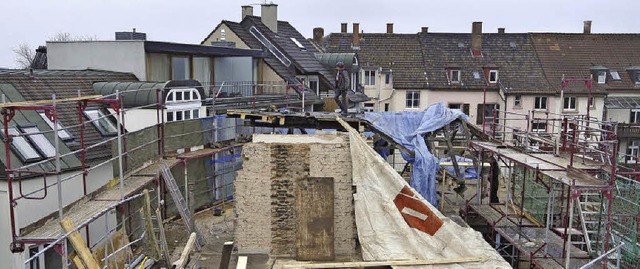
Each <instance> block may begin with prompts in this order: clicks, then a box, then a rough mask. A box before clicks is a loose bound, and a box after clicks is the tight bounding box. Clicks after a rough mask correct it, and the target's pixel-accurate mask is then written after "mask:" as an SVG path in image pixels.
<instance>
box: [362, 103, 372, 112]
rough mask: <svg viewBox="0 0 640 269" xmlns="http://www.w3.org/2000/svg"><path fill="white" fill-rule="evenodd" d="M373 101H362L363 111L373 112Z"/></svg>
mask: <svg viewBox="0 0 640 269" xmlns="http://www.w3.org/2000/svg"><path fill="white" fill-rule="evenodd" d="M373 106H374V104H373V103H364V111H365V112H373Z"/></svg>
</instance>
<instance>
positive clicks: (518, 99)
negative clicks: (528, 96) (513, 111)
mask: <svg viewBox="0 0 640 269" xmlns="http://www.w3.org/2000/svg"><path fill="white" fill-rule="evenodd" d="M513 107H515V108H522V95H515V96H514V97H513Z"/></svg>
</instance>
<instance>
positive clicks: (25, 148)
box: [7, 127, 42, 162]
mask: <svg viewBox="0 0 640 269" xmlns="http://www.w3.org/2000/svg"><path fill="white" fill-rule="evenodd" d="M7 131H8V132H9V136H13V137H11V147H12V148H13V150H14V152H16V153H17V154H16V155H18V158H20V160H21V161H22V162H34V161H37V160H40V159H42V157H41V156H40V154H38V151H36V149H35V148H33V146H31V144H30V143H29V141H27V139H26V138H25V137H24V136H20V134H21V133H20V131H18V129H16V128H15V127H9V128H8V129H7Z"/></svg>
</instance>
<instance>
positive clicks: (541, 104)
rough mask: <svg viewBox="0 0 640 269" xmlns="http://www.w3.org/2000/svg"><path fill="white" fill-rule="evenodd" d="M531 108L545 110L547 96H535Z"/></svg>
mask: <svg viewBox="0 0 640 269" xmlns="http://www.w3.org/2000/svg"><path fill="white" fill-rule="evenodd" d="M534 102H535V103H534V104H533V109H539V110H547V97H544V96H543V97H536V98H535V100H534Z"/></svg>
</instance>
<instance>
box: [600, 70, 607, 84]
mask: <svg viewBox="0 0 640 269" xmlns="http://www.w3.org/2000/svg"><path fill="white" fill-rule="evenodd" d="M605 83H607V72H605V71H599V72H598V84H605Z"/></svg>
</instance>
